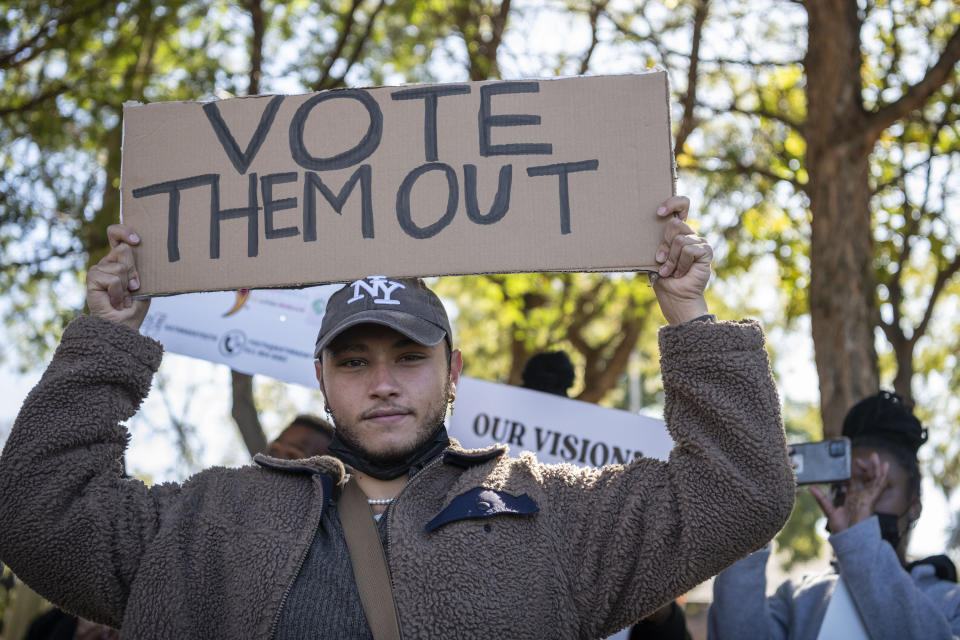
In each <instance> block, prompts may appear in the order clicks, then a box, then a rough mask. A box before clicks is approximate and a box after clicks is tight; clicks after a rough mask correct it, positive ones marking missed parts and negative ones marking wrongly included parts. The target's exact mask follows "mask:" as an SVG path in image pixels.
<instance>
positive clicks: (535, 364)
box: [521, 351, 576, 397]
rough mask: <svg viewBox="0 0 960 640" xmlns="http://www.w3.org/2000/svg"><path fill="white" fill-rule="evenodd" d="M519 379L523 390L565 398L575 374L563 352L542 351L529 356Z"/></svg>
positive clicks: (571, 364) (568, 357) (568, 358)
mask: <svg viewBox="0 0 960 640" xmlns="http://www.w3.org/2000/svg"><path fill="white" fill-rule="evenodd" d="M521 377H522V379H523V385H522V386H523V387H524V388H525V389H533V390H534V391H543V392H544V393H552V394H553V395H557V396H564V397H566V396H567V391H568V390H569V389H570V387H572V386H573V381H574V380H575V379H576V372H574V370H573V363H572V362H570V356H568V355H567V354H566V352H565V351H544V352H543V353H537V354H535V355H533V356H530V359H529V360H527V364H525V365H524V366H523V373H522V374H521Z"/></svg>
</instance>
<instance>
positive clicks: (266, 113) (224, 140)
mask: <svg viewBox="0 0 960 640" xmlns="http://www.w3.org/2000/svg"><path fill="white" fill-rule="evenodd" d="M281 102H283V96H274V97H273V98H272V99H271V100H270V102H269V103H267V108H266V109H264V110H263V113H262V114H261V115H260V123H259V124H258V125H257V130H256V131H254V132H253V137H252V138H250V142H249V144H247V150H246V151H240V145H238V144H237V140H236V138H234V137H233V134H232V133H230V129H229V128H227V123H226V122H224V121H223V116H221V115H220V109H219V107H217V103H216V102H208V103H207V104H205V105H203V112H204V113H205V114H206V116H207V120H209V121H210V125H211V126H212V127H213V131H214V133H216V134H217V139H218V140H219V141H220V146H222V147H223V150H224V151H226V152H227V157H228V158H230V162H232V163H233V167H234V169H236V170H237V172H238V173H239V174H240V175H243V174H244V173H246V172H247V169H248V168H250V163H251V162H253V158H254V156H256V155H257V151H259V150H260V145H262V144H263V141H264V140H266V138H267V133H268V132H269V131H270V125H272V124H273V119H274V117H276V115H277V110H278V109H279V108H280V103H281Z"/></svg>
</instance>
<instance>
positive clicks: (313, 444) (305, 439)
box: [267, 422, 330, 460]
mask: <svg viewBox="0 0 960 640" xmlns="http://www.w3.org/2000/svg"><path fill="white" fill-rule="evenodd" d="M329 446H330V438H329V437H327V435H326V434H324V433H321V432H320V431H318V430H317V429H314V428H313V427H311V426H309V425H306V424H303V423H301V422H294V423H293V424H291V425H290V426H289V427H287V428H286V429H284V430H283V431H282V432H280V435H279V436H277V439H276V440H274V441H273V442H271V443H270V446H269V447H267V454H268V455H271V456H273V457H274V458H282V459H284V460H298V459H300V458H311V457H313V456H322V455H326V453H327V447H329Z"/></svg>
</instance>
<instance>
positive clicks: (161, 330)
mask: <svg viewBox="0 0 960 640" xmlns="http://www.w3.org/2000/svg"><path fill="white" fill-rule="evenodd" d="M338 288H339V285H326V286H321V287H308V288H305V289H259V290H254V291H214V292H206V293H186V294H182V295H178V296H169V297H164V298H156V299H154V300H153V301H152V303H151V305H150V311H149V312H148V313H147V317H146V318H145V319H144V321H143V325H141V327H140V332H141V333H142V334H143V335H145V336H149V337H151V338H153V339H155V340H157V341H159V342H160V343H161V344H163V346H164V348H165V349H166V350H167V351H172V352H174V353H180V354H183V355H187V356H192V357H194V358H200V359H201V360H208V361H210V362H218V363H220V364H225V365H227V366H229V367H230V368H231V369H236V370H237V371H241V372H243V373H249V374H262V375H266V376H270V377H271V378H276V379H277V380H283V381H284V382H293V383H296V384H300V385H303V386H305V387H310V388H313V389H316V388H317V377H316V373H315V370H314V366H313V344H314V342H315V341H316V338H317V331H319V330H320V321H321V319H322V318H323V312H324V310H325V309H326V305H327V300H328V299H329V297H330V295H332V294H333V292H334V291H336V290H337V289H338Z"/></svg>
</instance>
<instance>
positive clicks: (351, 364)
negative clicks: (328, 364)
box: [340, 359, 363, 368]
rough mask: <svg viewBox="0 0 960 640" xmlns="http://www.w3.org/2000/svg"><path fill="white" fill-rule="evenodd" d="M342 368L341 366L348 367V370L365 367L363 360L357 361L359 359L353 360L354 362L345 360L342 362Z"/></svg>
mask: <svg viewBox="0 0 960 640" xmlns="http://www.w3.org/2000/svg"><path fill="white" fill-rule="evenodd" d="M340 366H341V367H346V368H354V367H362V366H363V360H357V359H353V360H343V361H341V362H340Z"/></svg>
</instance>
